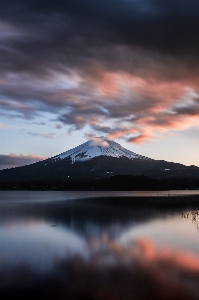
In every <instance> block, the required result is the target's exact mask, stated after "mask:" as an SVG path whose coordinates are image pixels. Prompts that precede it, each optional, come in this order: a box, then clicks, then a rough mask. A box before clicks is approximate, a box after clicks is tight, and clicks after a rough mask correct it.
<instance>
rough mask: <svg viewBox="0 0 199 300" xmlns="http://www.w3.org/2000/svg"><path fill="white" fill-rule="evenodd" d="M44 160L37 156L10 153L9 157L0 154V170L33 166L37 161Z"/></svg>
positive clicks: (42, 157)
mask: <svg viewBox="0 0 199 300" xmlns="http://www.w3.org/2000/svg"><path fill="white" fill-rule="evenodd" d="M43 159H46V157H44V156H39V155H37V154H29V155H24V154H19V155H17V154H15V153H11V154H9V155H6V154H0V169H1V170H2V169H6V168H11V167H19V166H25V165H30V164H33V163H35V162H37V161H40V160H43Z"/></svg>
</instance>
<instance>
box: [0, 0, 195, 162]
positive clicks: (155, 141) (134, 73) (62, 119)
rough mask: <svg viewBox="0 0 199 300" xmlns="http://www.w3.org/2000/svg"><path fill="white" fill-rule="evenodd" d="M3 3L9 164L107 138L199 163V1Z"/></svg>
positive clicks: (0, 92) (5, 157)
mask: <svg viewBox="0 0 199 300" xmlns="http://www.w3.org/2000/svg"><path fill="white" fill-rule="evenodd" d="M3 2H4V3H3V4H2V5H1V9H0V103H1V120H0V127H1V154H2V155H0V161H1V163H2V166H3V168H5V167H7V166H9V167H10V166H12V165H13V166H17V165H22V164H24V163H28V162H30V163H31V162H33V161H34V160H38V159H43V158H44V157H51V156H54V155H56V154H59V153H61V152H63V151H66V150H68V149H70V148H72V147H75V146H77V145H78V144H80V143H83V142H85V141H86V140H87V139H88V137H89V136H102V135H103V136H107V137H108V138H110V139H114V140H115V141H117V142H119V143H120V144H121V145H122V146H124V147H126V148H128V149H129V150H132V151H134V152H137V153H139V154H141V155H145V156H148V157H151V158H154V159H165V160H168V161H175V162H181V163H184V164H187V165H190V164H195V165H197V166H199V155H198V149H199V54H198V53H199V38H198V36H199V3H198V1H196V0H189V1H187V0H175V1H173V0H142V1H141V0H85V1H82V0H18V1H16V0H7V1H3Z"/></svg>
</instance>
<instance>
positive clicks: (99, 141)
mask: <svg viewBox="0 0 199 300" xmlns="http://www.w3.org/2000/svg"><path fill="white" fill-rule="evenodd" d="M98 156H110V157H117V158H119V157H127V158H129V159H134V158H140V159H145V158H146V157H145V156H142V155H139V154H136V153H134V152H132V151H130V150H127V149H125V148H124V147H122V146H121V145H120V144H118V143H116V142H113V141H110V140H108V139H106V138H105V137H99V138H94V139H92V140H89V141H87V142H86V143H84V144H82V145H79V146H77V147H75V148H73V149H71V150H69V151H66V152H63V153H61V154H59V155H57V156H55V157H54V158H52V159H54V160H59V159H65V158H70V159H71V161H72V163H74V162H76V161H85V160H89V159H92V158H94V157H98Z"/></svg>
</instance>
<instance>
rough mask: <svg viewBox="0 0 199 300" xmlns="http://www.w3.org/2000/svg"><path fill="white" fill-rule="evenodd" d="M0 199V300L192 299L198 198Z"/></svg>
mask: <svg viewBox="0 0 199 300" xmlns="http://www.w3.org/2000/svg"><path fill="white" fill-rule="evenodd" d="M0 198H1V200H0V298H1V299H8V298H9V297H16V296H19V297H20V298H21V299H27V298H28V299H109V300H110V299H116V300H119V299H122V300H123V299H124V300H125V299H144V300H145V299H199V191H169V192H168V191H166V192H159V191H158V192H151V191H150V192H86V191H83V192H80V191H78V192H68V191H61V192H58V191H1V192H0Z"/></svg>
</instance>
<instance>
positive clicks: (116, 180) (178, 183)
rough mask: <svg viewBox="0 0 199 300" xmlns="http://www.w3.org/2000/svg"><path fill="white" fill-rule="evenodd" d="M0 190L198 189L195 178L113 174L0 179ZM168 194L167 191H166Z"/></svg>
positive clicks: (198, 181)
mask: <svg viewBox="0 0 199 300" xmlns="http://www.w3.org/2000/svg"><path fill="white" fill-rule="evenodd" d="M0 190H36V191H40V190H41V191H42V190H55V191H169V190H199V180H197V179H179V178H173V179H162V180H157V179H154V178H149V177H147V176H144V175H141V176H130V175H114V176H111V177H109V178H104V179H90V178H89V179H82V178H67V179H65V180H63V179H60V180H59V179H57V180H26V181H25V180H23V181H22V180H17V179H16V180H12V181H8V180H4V179H3V178H1V180H0ZM168 194H169V193H168Z"/></svg>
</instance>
